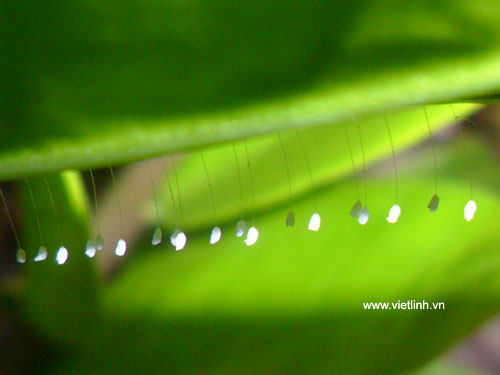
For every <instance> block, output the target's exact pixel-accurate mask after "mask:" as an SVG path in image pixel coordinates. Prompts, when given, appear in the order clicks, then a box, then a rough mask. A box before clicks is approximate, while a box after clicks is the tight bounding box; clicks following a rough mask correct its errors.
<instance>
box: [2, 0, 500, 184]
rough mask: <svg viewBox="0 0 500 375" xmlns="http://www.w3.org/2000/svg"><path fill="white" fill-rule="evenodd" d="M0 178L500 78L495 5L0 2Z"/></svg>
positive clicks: (278, 126)
mask: <svg viewBox="0 0 500 375" xmlns="http://www.w3.org/2000/svg"><path fill="white" fill-rule="evenodd" d="M0 10H1V13H0V17H2V18H1V19H0V21H2V26H3V27H4V31H5V32H4V33H2V37H1V41H2V43H1V45H2V51H3V52H4V53H3V54H2V56H3V58H2V60H1V61H0V64H1V65H0V68H1V70H2V72H4V74H3V75H2V77H1V81H0V82H1V84H2V90H0V92H1V96H0V113H1V114H2V115H1V117H0V121H1V126H0V140H1V141H0V142H1V143H0V178H1V179H7V178H19V177H22V176H26V175H30V174H33V173H37V172H42V171H54V170H63V169H66V168H75V169H83V168H87V167H90V166H93V167H95V166H105V165H108V164H115V163H128V162H131V161H134V160H137V159H141V158H147V157H151V156H155V155H160V154H163V153H165V152H172V151H178V150H184V149H191V148H197V147H199V146H201V145H205V144H211V143H216V142H221V141H225V140H231V139H241V138H244V137H249V136H253V135H256V134H261V133H266V132H274V131H278V130H283V129H287V128H291V127H304V126H315V125H322V124H332V123H335V122H339V121H345V120H346V119H349V118H351V117H352V116H357V117H358V118H361V117H364V116H366V115H371V114H374V113H381V112H382V111H387V112H390V111H391V110H393V109H397V108H401V107H405V106H408V105H412V104H422V103H425V104H429V103H436V102H442V101H445V102H448V101H459V100H461V99H462V98H465V99H466V98H470V97H473V96H488V95H489V96H491V95H494V94H497V93H498V89H499V88H500V64H499V61H500V50H499V46H498V39H499V36H500V31H499V29H498V23H499V21H500V16H499V15H500V5H499V4H498V3H497V2H496V1H492V0H477V1H475V2H473V3H471V2H470V1H469V0H436V1H426V2H419V3H415V2H414V1H409V0H408V1H401V0H391V1H389V2H387V1H385V2H383V3H381V2H379V1H366V0H356V1H347V0H314V1H309V2H291V1H288V0H279V1H273V2H269V1H263V0H258V1H254V2H252V3H251V4H247V3H244V2H235V1H230V0H219V1H217V2H216V3H213V2H206V1H201V2H200V1H198V2H195V1H187V2H186V1H184V0H182V1H181V0H175V1H170V2H161V1H148V2H141V3H140V4H138V3H136V2H133V1H131V0H127V1H117V0H114V1H107V2H106V3H102V2H101V1H98V0H87V1H70V2H65V3H64V4H61V2H59V1H53V0H52V1H45V2H39V1H35V0H26V1H23V2H22V3H20V2H12V1H8V2H4V3H3V4H2V6H1V8H0Z"/></svg>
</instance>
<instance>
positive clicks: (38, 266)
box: [21, 172, 100, 344]
mask: <svg viewBox="0 0 500 375" xmlns="http://www.w3.org/2000/svg"><path fill="white" fill-rule="evenodd" d="M46 181H47V184H46V183H45V180H44V178H42V177H36V178H30V179H29V185H28V183H27V182H21V184H24V186H22V187H23V202H24V209H23V214H24V226H23V230H24V233H23V234H24V236H23V238H24V240H23V242H22V244H23V246H24V247H25V250H26V252H27V263H26V264H25V268H24V269H23V271H24V283H25V287H26V293H25V296H24V297H23V298H24V305H25V306H24V307H25V312H26V314H27V317H28V318H29V319H30V321H31V323H32V324H33V325H35V326H36V327H37V329H38V330H39V332H41V333H43V334H44V336H46V337H49V338H51V339H53V340H57V341H59V342H60V341H63V342H66V343H71V344H76V343H80V344H81V343H82V340H83V339H82V337H83V336H84V335H85V334H87V333H88V331H91V330H93V329H96V326H97V324H98V322H99V320H100V316H99V311H100V310H99V308H98V303H97V274H96V272H95V267H94V264H93V263H94V262H93V261H92V260H91V259H88V258H87V257H85V255H84V250H85V245H86V242H87V240H88V239H89V232H88V230H89V229H88V223H87V216H86V215H87V213H86V208H85V201H84V200H85V199H86V197H85V195H84V190H83V189H84V188H83V185H82V181H81V179H80V176H79V174H78V173H77V172H65V173H63V174H60V175H54V176H48V177H47V178H46ZM47 185H48V186H49V189H50V190H49V189H47ZM29 186H30V187H31V191H32V193H33V199H34V201H35V205H36V207H37V211H36V212H35V210H34V207H35V206H34V205H33V202H32V200H31V195H30V191H29ZM49 191H50V193H49ZM50 194H52V196H53V198H54V203H55V212H54V207H53V206H52V201H51V197H50ZM56 214H57V218H56ZM36 215H38V217H39V220H40V227H41V233H42V237H41V238H40V231H39V228H38V222H37V216H36ZM42 245H43V246H45V247H46V248H47V250H48V257H47V259H46V260H44V261H41V262H35V261H34V260H33V259H34V258H35V256H36V255H37V253H38V249H39V247H40V246H42ZM61 246H65V247H66V248H67V250H68V252H69V257H68V260H67V262H66V263H65V264H63V265H58V264H57V263H56V261H55V256H56V254H57V251H58V249H59V248H60V247H61Z"/></svg>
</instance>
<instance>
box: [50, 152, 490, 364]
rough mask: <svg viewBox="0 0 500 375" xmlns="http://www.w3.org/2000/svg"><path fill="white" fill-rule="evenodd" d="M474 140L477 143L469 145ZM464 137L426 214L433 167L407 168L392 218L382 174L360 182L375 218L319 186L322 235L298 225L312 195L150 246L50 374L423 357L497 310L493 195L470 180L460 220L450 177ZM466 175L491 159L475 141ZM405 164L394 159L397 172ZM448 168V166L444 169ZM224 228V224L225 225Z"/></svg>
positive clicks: (346, 184) (456, 187)
mask: <svg viewBox="0 0 500 375" xmlns="http://www.w3.org/2000/svg"><path fill="white" fill-rule="evenodd" d="M469 145H470V146H473V145H474V143H470V144H469ZM460 147H461V146H460V145H457V146H456V147H453V148H451V149H450V150H449V151H450V152H446V156H447V157H446V158H445V159H441V164H440V166H441V169H440V170H441V173H440V184H439V194H440V196H441V205H440V207H439V210H438V211H437V212H436V213H429V212H428V210H427V209H426V208H425V207H426V204H427V203H428V200H429V198H430V196H431V195H432V194H433V193H434V190H433V174H432V171H430V173H428V172H426V170H425V169H424V170H421V169H420V170H419V173H418V174H414V173H411V171H409V172H408V173H406V174H405V173H403V174H402V177H401V180H400V186H401V191H400V197H401V200H400V204H401V207H402V209H403V213H402V215H401V218H400V221H399V222H398V223H397V224H395V225H391V224H388V223H386V222H385V221H384V217H385V216H386V214H387V212H388V210H389V207H390V206H391V205H392V204H393V184H394V181H393V180H392V178H391V177H392V176H391V171H387V175H386V176H387V177H383V176H379V177H377V178H375V177H374V176H372V177H371V178H370V181H369V197H371V199H370V201H369V208H370V211H371V218H370V221H369V223H368V224H367V225H366V226H360V225H359V224H357V222H355V221H354V220H352V219H351V218H350V217H349V216H348V214H347V213H348V212H349V209H350V206H351V204H352V198H353V197H352V193H353V192H352V185H351V182H350V181H341V182H339V183H337V184H335V185H334V186H332V187H330V188H328V189H324V190H323V191H322V192H320V193H318V195H317V199H318V205H319V207H321V213H322V218H323V221H322V222H323V224H322V228H321V230H320V231H319V232H317V233H313V232H309V231H307V230H306V229H305V228H306V224H307V218H308V217H309V215H310V213H311V210H312V205H313V201H312V199H311V198H307V199H303V200H301V201H297V202H295V203H294V209H295V210H296V212H297V218H298V220H297V226H296V228H286V227H285V225H284V223H283V218H284V215H285V213H286V209H281V208H278V209H275V210H273V211H270V212H268V213H266V214H263V215H259V216H258V217H257V218H256V220H255V225H256V226H257V227H258V228H259V230H260V239H259V242H258V243H257V244H256V245H254V246H252V247H246V246H244V245H243V243H242V241H241V239H237V238H235V237H234V235H232V233H231V235H225V236H223V239H222V241H221V243H219V244H217V245H214V246H210V245H208V240H207V237H206V235H205V234H200V235H197V236H192V237H191V238H190V241H189V242H188V247H187V248H186V250H184V251H182V252H179V253H173V252H166V251H165V249H164V248H160V249H158V248H155V251H154V252H152V253H151V252H149V253H148V255H145V256H143V257H141V258H138V259H136V260H135V262H133V263H132V264H130V265H129V266H128V267H126V269H125V270H124V272H123V273H122V275H121V276H120V277H119V278H118V279H117V280H116V282H115V283H114V284H113V285H111V286H110V287H109V288H108V289H107V290H106V291H105V293H104V295H103V301H104V303H105V307H106V311H107V315H108V323H107V325H106V327H107V328H106V331H105V332H104V333H102V334H101V335H99V336H95V337H94V346H92V347H82V350H81V351H79V355H78V357H75V358H73V359H72V360H70V361H69V362H68V363H66V364H65V365H64V366H63V367H62V368H61V369H59V372H57V373H62V374H64V373H75V372H78V373H87V372H92V373H93V374H114V373H117V374H118V373H119V374H129V373H130V374H133V373H137V372H138V371H147V372H148V373H150V374H156V373H158V374H160V373H165V372H169V373H171V374H177V373H179V374H180V373H183V374H184V373H187V372H189V373H203V374H224V373H230V374H255V373H287V374H291V373H297V374H307V373H311V374H313V373H314V374H318V373H341V374H359V373H363V374H390V373H399V372H402V371H409V370H412V369H415V368H416V367H418V366H420V365H422V364H423V363H425V362H426V361H428V360H429V359H430V358H432V357H433V356H434V355H435V354H436V353H440V352H442V351H443V350H444V349H445V348H446V347H447V346H448V345H449V344H450V343H451V342H453V341H454V340H456V339H457V338H460V337H463V336H464V335H465V334H467V333H468V332H469V331H470V330H471V329H472V328H474V327H476V326H477V325H478V324H480V322H481V321H483V320H485V319H486V318H488V317H490V316H491V315H492V314H494V313H495V312H496V311H497V310H498V308H499V306H500V298H499V297H498V295H497V293H496V290H497V289H498V286H499V284H500V278H499V274H498V271H497V270H498V266H499V264H500V257H499V255H498V251H497V244H498V241H499V234H498V231H497V228H496V221H495V220H492V219H491V218H493V217H495V215H496V212H498V210H499V208H500V200H499V199H498V197H497V196H496V194H494V193H493V192H492V191H493V189H490V188H489V187H486V188H483V186H482V184H481V182H480V180H479V181H477V183H476V185H475V186H476V189H475V199H476V201H477V204H478V207H479V208H478V212H477V214H476V218H475V219H474V220H473V221H472V222H470V223H466V222H465V221H464V219H463V206H464V204H465V202H466V201H467V200H468V199H469V195H468V194H469V191H468V183H467V180H464V181H463V182H462V181H460V180H458V181H457V179H456V178H451V179H450V178H448V177H447V175H448V172H449V171H450V170H451V169H450V167H449V165H450V164H449V163H450V162H451V163H452V164H451V165H453V162H454V161H455V159H458V160H462V163H463V159H462V155H461V154H460ZM471 148H472V151H471V154H472V159H471V162H472V164H473V166H474V168H475V170H490V171H491V168H497V166H496V165H495V164H494V163H492V162H491V161H490V162H488V161H487V162H486V163H485V162H484V153H483V152H482V151H481V150H480V148H477V147H471ZM404 167H405V163H402V164H401V168H402V169H403V170H404ZM453 173H455V171H453ZM230 231H231V232H232V229H230V228H227V227H224V228H223V232H224V233H229V232H230ZM422 299H425V300H426V301H428V302H429V303H431V302H444V303H445V304H446V309H445V310H441V311H432V310H398V311H396V310H391V311H367V310H364V309H363V305H362V303H363V302H397V301H398V300H401V301H407V300H422Z"/></svg>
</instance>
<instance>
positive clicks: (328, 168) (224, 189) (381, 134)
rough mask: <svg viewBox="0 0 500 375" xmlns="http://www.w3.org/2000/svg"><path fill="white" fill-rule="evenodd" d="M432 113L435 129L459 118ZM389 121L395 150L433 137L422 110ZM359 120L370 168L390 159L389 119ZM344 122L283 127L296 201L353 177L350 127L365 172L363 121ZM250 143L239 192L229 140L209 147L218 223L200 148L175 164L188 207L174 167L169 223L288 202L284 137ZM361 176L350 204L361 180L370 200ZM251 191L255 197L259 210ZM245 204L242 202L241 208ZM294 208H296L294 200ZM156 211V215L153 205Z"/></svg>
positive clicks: (199, 223)
mask: <svg viewBox="0 0 500 375" xmlns="http://www.w3.org/2000/svg"><path fill="white" fill-rule="evenodd" d="M453 108H454V110H455V112H456V113H457V115H463V116H466V115H467V114H469V113H470V112H471V111H473V110H474V109H477V108H478V106H477V105H470V104H468V105H454V106H453ZM426 110H427V113H428V117H429V122H430V124H431V128H432V130H433V131H434V132H437V131H439V130H441V129H443V128H444V127H445V126H449V125H450V124H454V123H455V120H454V118H453V113H452V112H451V109H450V106H449V105H439V106H428V107H427V109H426ZM387 119H388V122H389V126H390V129H391V134H392V137H393V140H394V146H395V148H396V150H403V149H405V148H407V147H409V146H411V145H413V144H415V143H417V142H419V141H421V140H422V139H427V138H428V137H429V134H428V128H427V122H426V119H425V113H424V110H423V108H421V107H418V108H414V109H410V110H406V111H402V112H399V113H395V114H391V115H388V116H387ZM358 124H359V126H360V130H361V134H362V137H363V145H364V149H365V150H364V151H365V159H366V164H367V166H369V165H372V164H374V163H375V162H377V161H379V160H380V159H382V158H384V157H388V156H389V155H390V154H391V146H390V142H389V137H388V134H387V129H386V124H385V121H384V118H383V117H375V118H371V119H367V120H365V121H362V122H359V123H358ZM341 125H342V126H327V127H318V128H313V129H306V130H300V131H299V136H297V133H296V131H295V130H293V131H288V132H283V134H282V135H281V136H282V139H283V144H284V149H285V153H286V156H287V162H288V166H289V169H290V175H291V182H292V194H293V197H294V198H295V199H300V198H301V197H302V196H304V195H307V194H309V195H310V194H314V193H316V191H317V190H319V189H321V188H323V187H324V186H325V185H328V184H331V183H332V182H334V181H338V180H339V179H341V178H346V177H347V176H352V162H351V159H350V153H349V148H348V144H347V139H346V136H345V130H347V132H348V137H349V142H350V144H351V149H352V152H353V156H354V159H355V167H356V171H357V172H358V173H359V174H361V172H362V170H363V162H362V150H361V144H360V138H359V133H358V130H357V125H356V124H355V123H354V122H352V121H351V122H350V123H347V124H341ZM299 137H300V139H299ZM300 141H302V143H303V145H304V151H302V147H301V145H300ZM246 143H247V147H248V153H249V159H250V163H251V169H252V171H253V173H252V181H250V178H249V177H250V173H249V171H248V166H247V157H246V152H245V145H244V143H237V144H236V154H237V156H236V158H237V159H238V165H239V172H240V176H241V180H242V194H241V195H240V188H239V179H240V177H239V175H238V167H237V164H236V158H235V156H234V150H233V147H232V145H231V144H226V145H221V146H217V147H213V148H210V149H205V150H203V155H204V159H205V161H206V164H207V169H208V171H209V177H210V181H211V184H212V190H213V192H214V198H215V205H216V211H217V212H216V213H217V220H215V218H214V212H213V207H212V201H211V197H210V191H209V189H208V184H207V178H206V175H205V170H204V167H203V163H202V160H201V157H200V154H199V153H197V152H194V153H192V154H189V155H187V156H186V158H185V159H184V160H181V161H180V162H177V164H178V166H177V168H176V171H177V177H178V179H179V184H180V195H181V197H180V198H181V206H182V212H179V211H180V210H179V196H178V194H177V190H176V185H175V182H176V180H175V173H174V170H173V168H170V173H169V180H170V184H171V186H172V190H173V192H174V195H175V196H174V200H175V202H176V206H175V208H174V206H173V204H172V199H171V195H170V189H169V187H168V186H167V184H166V183H165V184H164V185H165V186H164V187H163V190H162V191H161V193H160V195H161V198H162V199H161V200H160V206H161V208H162V216H163V218H164V220H163V221H164V223H165V225H166V226H167V227H169V228H172V227H175V226H179V225H181V226H182V227H183V229H185V230H186V229H187V230H191V231H192V230H197V229H200V228H205V227H207V226H209V225H214V224H215V221H218V224H221V223H225V222H227V221H229V220H233V221H234V220H235V219H236V218H238V217H239V216H240V215H241V213H243V217H244V218H245V219H246V220H249V219H250V218H251V216H252V211H255V213H257V214H258V213H259V212H261V211H265V210H271V209H274V208H275V207H276V205H280V204H284V202H289V201H290V193H289V187H288V180H287V172H286V166H285V162H284V160H283V152H282V149H281V146H280V142H279V138H278V136H277V135H276V134H271V135H266V136H262V137H259V138H256V139H252V140H248V141H246ZM304 154H305V155H304ZM429 155H430V154H429ZM306 157H307V161H308V162H309V164H310V166H311V174H312V176H313V185H314V186H311V181H310V177H309V173H308V170H307V164H306V163H307V161H306ZM431 164H432V163H431ZM360 177H361V176H357V177H350V178H351V179H352V184H351V190H352V193H351V200H352V202H351V204H352V203H354V201H355V200H356V199H357V192H356V185H355V179H357V184H358V188H359V190H360V199H361V200H364V196H363V185H362V183H363V181H362V178H360ZM252 188H253V196H254V201H255V202H254V206H255V207H253V209H252V199H251V196H252ZM368 199H369V197H368ZM242 200H243V202H242ZM152 203H153V202H152ZM241 203H243V212H242V209H241V206H242V204H241ZM287 204H289V203H287ZM290 205H291V206H293V203H290ZM150 211H151V213H153V215H154V209H151V210H150ZM176 211H177V212H176ZM179 222H180V223H179Z"/></svg>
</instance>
